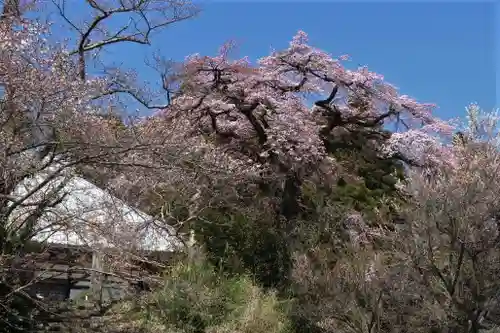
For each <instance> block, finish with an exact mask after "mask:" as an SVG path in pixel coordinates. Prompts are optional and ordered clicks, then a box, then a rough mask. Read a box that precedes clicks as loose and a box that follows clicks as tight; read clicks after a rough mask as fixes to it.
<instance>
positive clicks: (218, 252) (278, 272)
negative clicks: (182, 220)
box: [196, 210, 293, 288]
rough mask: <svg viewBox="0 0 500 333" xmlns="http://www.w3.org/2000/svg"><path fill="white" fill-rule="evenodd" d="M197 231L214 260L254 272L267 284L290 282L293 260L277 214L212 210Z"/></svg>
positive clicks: (276, 285) (231, 270) (234, 269)
mask: <svg viewBox="0 0 500 333" xmlns="http://www.w3.org/2000/svg"><path fill="white" fill-rule="evenodd" d="M257 224H258V225H257ZM196 234H197V235H198V237H199V240H201V242H202V243H203V244H204V246H205V247H206V249H207V251H208V256H209V259H210V260H211V262H213V263H214V264H215V265H216V266H217V267H220V268H222V269H223V270H224V271H226V272H228V273H231V274H250V275H251V276H253V277H254V278H255V279H256V280H257V281H258V282H259V283H260V285H262V286H263V287H265V288H280V287H282V286H283V285H284V284H286V281H287V278H288V276H289V272H290V270H291V267H292V264H293V263H292V259H291V257H290V254H289V251H288V245H287V240H286V239H285V236H286V235H283V234H282V233H280V231H279V229H278V228H277V226H276V224H275V216H270V214H261V215H260V216H258V217H255V216H249V215H247V214H245V212H243V211H237V210H232V211H230V210H211V211H207V213H206V215H205V216H204V219H203V220H200V221H199V222H198V223H197V225H196Z"/></svg>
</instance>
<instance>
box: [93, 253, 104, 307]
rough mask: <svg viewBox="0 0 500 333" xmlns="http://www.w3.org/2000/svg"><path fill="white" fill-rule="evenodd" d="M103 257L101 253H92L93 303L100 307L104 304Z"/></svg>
mask: <svg viewBox="0 0 500 333" xmlns="http://www.w3.org/2000/svg"><path fill="white" fill-rule="evenodd" d="M101 272H103V255H102V253H100V252H97V251H94V252H92V272H91V273H90V294H91V298H92V300H93V301H96V302H97V303H98V304H99V305H100V304H101V302H102V288H103V285H102V280H103V279H102V273H101Z"/></svg>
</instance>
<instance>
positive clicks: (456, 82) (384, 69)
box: [74, 1, 500, 118]
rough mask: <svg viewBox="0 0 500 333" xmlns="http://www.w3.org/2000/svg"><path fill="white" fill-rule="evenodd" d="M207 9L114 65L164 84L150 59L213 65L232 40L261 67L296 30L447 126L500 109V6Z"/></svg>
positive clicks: (118, 50) (121, 55)
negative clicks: (433, 111)
mask: <svg viewBox="0 0 500 333" xmlns="http://www.w3.org/2000/svg"><path fill="white" fill-rule="evenodd" d="M202 3H203V11H202V13H201V14H200V16H199V17H197V18H195V19H192V20H188V21H185V22H181V23H178V24H176V25H173V26H171V27H169V28H168V29H166V30H164V31H163V32H162V33H160V34H158V35H156V37H155V39H154V46H153V47H151V48H144V47H139V46H134V45H126V46H123V45H122V46H119V47H113V48H111V49H109V50H108V52H106V56H105V57H106V58H107V59H108V60H110V59H113V60H114V61H116V62H120V63H121V62H123V63H124V64H125V65H126V66H129V67H135V68H136V69H137V70H138V71H139V73H141V76H142V77H143V78H145V79H148V80H155V79H156V77H155V76H154V73H153V72H152V71H151V70H149V69H148V68H147V67H146V66H145V65H144V60H143V59H144V56H145V55H146V54H147V53H150V52H151V51H154V50H159V51H160V52H161V53H162V54H163V55H165V56H167V57H171V58H173V59H176V60H182V59H184V57H185V56H186V55H188V54H192V53H201V54H207V55H213V54H215V53H216V52H217V49H218V47H219V46H220V45H221V44H222V43H224V42H225V41H226V40H228V39H233V40H236V41H237V42H238V44H239V55H241V56H244V55H247V56H249V57H250V59H252V60H256V59H258V58H259V57H261V56H264V55H266V54H268V52H269V50H270V49H271V48H277V49H280V48H284V47H286V46H287V44H288V42H289V40H290V39H291V38H292V36H293V35H294V34H295V33H296V31H297V30H304V31H305V32H307V33H308V34H309V37H310V42H311V44H313V45H315V46H316V47H319V48H322V49H324V50H326V51H328V52H330V53H332V54H333V55H341V54H349V55H350V56H351V58H352V64H353V65H354V66H357V65H358V64H361V65H367V66H368V67H369V68H370V69H372V70H374V71H376V72H379V73H381V74H383V75H384V76H385V78H386V80H387V81H389V82H391V83H393V84H394V85H396V86H397V87H399V88H400V90H401V92H402V93H405V94H408V95H410V96H413V97H415V98H417V99H418V100H421V101H425V102H433V103H437V104H438V105H439V109H438V110H437V115H438V116H440V117H443V118H450V117H455V116H459V115H463V112H464V107H465V106H466V105H467V104H468V103H470V102H478V103H479V104H480V105H481V106H482V107H483V108H485V109H491V108H493V107H495V106H496V105H495V104H496V98H495V96H496V95H497V87H496V78H497V76H499V77H500V74H499V73H497V68H496V62H497V59H498V57H499V56H500V49H498V48H496V41H495V39H496V38H498V34H496V31H498V28H499V27H500V25H499V24H498V20H496V22H495V11H497V14H498V13H500V10H498V6H497V8H495V4H494V3H493V2H480V1H472V2H442V3H439V2H421V3H418V2H414V3H406V2H385V3H383V2H380V3H377V2H365V3H357V2H351V3H344V2H312V1H307V2H306V1H302V2H298V1H291V2H286V1H279V2H264V1H259V2H253V3H252V2H251V1H246V2H243V1H239V2H238V1H233V2H222V1H217V2H215V1H212V2H208V1H204V2H202ZM74 8H75V9H76V8H77V7H76V6H75V7H74ZM498 16H499V17H500V15H498Z"/></svg>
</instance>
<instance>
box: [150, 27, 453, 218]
mask: <svg viewBox="0 0 500 333" xmlns="http://www.w3.org/2000/svg"><path fill="white" fill-rule="evenodd" d="M233 46H234V45H232V44H231V43H228V44H226V45H224V46H223V47H222V48H221V50H220V52H219V54H218V55H217V56H215V57H208V56H201V55H193V56H190V57H188V58H187V60H186V62H185V63H184V64H183V68H182V70H181V73H180V74H178V76H177V77H181V78H182V85H181V87H180V90H179V92H178V93H177V94H176V97H175V98H174V99H173V100H172V102H171V104H170V105H169V106H168V107H167V108H165V109H163V110H162V111H160V112H159V113H158V114H157V117H156V119H155V120H154V122H155V123H156V124H158V126H162V127H164V128H168V129H169V131H170V132H171V133H175V134H173V136H176V138H175V139H174V138H173V137H172V134H171V137H172V139H174V140H177V142H194V141H190V140H195V141H197V142H198V144H191V145H188V147H187V149H191V150H192V151H195V150H198V151H199V149H200V146H207V147H210V148H209V149H207V154H206V155H205V157H206V158H208V159H213V157H212V156H226V157H225V160H226V161H228V163H229V165H228V166H227V167H228V168H229V169H231V170H233V171H235V172H237V173H249V174H253V175H259V174H260V175H262V174H266V173H269V172H270V173H272V174H273V175H274V176H275V177H279V176H278V175H282V176H283V177H284V179H286V180H285V185H284V188H285V190H284V195H283V198H282V199H283V207H282V214H284V215H288V216H289V217H291V216H293V214H294V213H292V212H285V211H286V210H289V209H290V207H293V206H297V203H296V202H295V203H294V202H293V201H296V200H297V199H296V198H297V196H298V195H299V192H300V189H299V188H300V184H301V182H302V180H303V179H304V177H309V176H310V175H311V174H313V173H315V172H317V171H318V170H337V169H338V168H337V167H336V166H335V164H336V162H335V160H334V159H333V158H332V152H334V151H333V150H334V148H333V147H332V145H330V141H331V140H332V138H333V137H335V136H338V135H339V133H347V134H350V133H351V134H352V133H363V136H364V138H365V142H366V144H368V145H371V146H372V147H373V149H374V150H375V151H376V153H377V155H378V156H379V158H381V159H387V158H392V159H394V158H395V159H398V160H400V161H402V162H404V163H406V164H409V165H413V166H419V167H432V166H434V165H437V164H439V163H449V157H450V156H451V155H450V154H449V149H448V148H447V147H446V146H445V145H444V144H442V140H441V138H442V136H448V135H451V131H452V127H451V126H450V125H449V124H447V123H445V122H443V121H441V120H439V119H437V118H436V117H434V116H433V115H432V111H433V109H434V105H431V104H422V103H418V102H417V101H415V100H414V99H412V98H410V97H408V96H406V95H400V94H399V93H398V92H397V89H396V88H395V87H394V86H392V85H390V84H389V83H387V82H385V81H384V80H383V77H382V76H381V75H379V74H376V73H374V72H371V71H369V70H368V69H367V68H366V67H362V68H358V69H357V70H348V69H346V68H345V67H344V66H343V62H344V61H345V60H346V59H347V57H345V56H342V57H340V58H338V59H337V58H334V57H332V56H331V55H329V54H328V53H326V52H324V51H322V50H319V49H317V48H314V47H312V46H310V45H309V44H308V43H307V35H306V34H305V33H304V32H302V31H299V32H298V33H297V35H296V36H295V37H294V38H293V40H292V41H291V42H290V46H289V47H288V48H287V49H285V50H282V51H275V52H273V53H272V54H271V55H269V56H267V57H264V58H262V59H260V60H259V61H258V64H256V65H252V64H251V63H250V61H249V60H248V59H247V58H243V59H239V60H232V59H231V58H230V54H231V49H232V48H233ZM321 94H324V95H327V98H326V99H323V100H319V101H316V102H314V105H313V106H312V107H310V106H309V104H308V102H309V100H310V99H311V98H313V97H314V96H317V95H321ZM157 118H162V119H164V121H163V123H162V121H159V120H158V119H157ZM152 121H153V120H152ZM391 122H393V123H398V124H400V125H401V128H403V130H402V131H400V132H397V133H390V132H389V131H387V130H385V128H384V126H387V125H388V124H390V123H391ZM160 124H163V125H160ZM189 146H191V148H190V147H189ZM221 153H222V154H223V155H219V154H221ZM217 159H218V160H219V161H220V160H221V158H217ZM327 173H328V172H327ZM290 200H291V201H290ZM285 207H288V208H285ZM292 210H293V209H292Z"/></svg>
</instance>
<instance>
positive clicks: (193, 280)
mask: <svg viewBox="0 0 500 333" xmlns="http://www.w3.org/2000/svg"><path fill="white" fill-rule="evenodd" d="M164 281H165V282H164V285H163V287H162V288H161V289H160V290H157V291H155V292H153V293H152V294H150V295H148V296H147V297H146V299H145V300H144V301H143V302H141V303H142V304H141V305H140V311H139V314H140V321H141V322H142V325H141V326H143V328H146V329H147V331H148V332H162V333H163V332H168V333H170V332H172V333H173V332H179V333H181V332H182V333H198V332H209V333H222V332H228V333H229V332H231V333H238V332H240V333H246V332H248V333H250V332H252V333H259V332H263V333H264V332H265V333H274V332H275V333H284V332H287V331H288V330H289V328H290V324H289V321H288V317H287V304H286V303H283V302H280V301H278V299H277V297H276V295H275V294H274V293H271V292H264V291H262V290H261V289H260V288H259V287H257V286H256V285H255V284H254V283H253V281H252V280H251V279H250V278H249V277H247V276H238V277H228V276H226V275H224V274H222V273H220V272H218V271H217V270H216V269H215V268H214V266H212V265H210V264H209V263H207V261H206V260H196V261H194V262H192V263H190V264H178V265H176V266H175V267H173V268H172V269H170V270H169V271H168V273H167V274H166V275H165V280H164Z"/></svg>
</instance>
